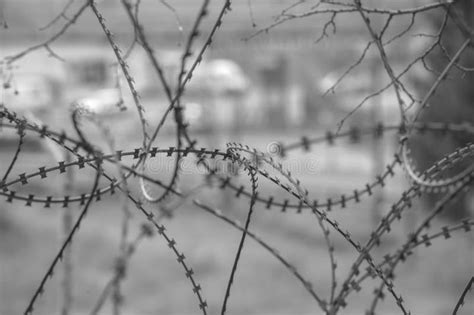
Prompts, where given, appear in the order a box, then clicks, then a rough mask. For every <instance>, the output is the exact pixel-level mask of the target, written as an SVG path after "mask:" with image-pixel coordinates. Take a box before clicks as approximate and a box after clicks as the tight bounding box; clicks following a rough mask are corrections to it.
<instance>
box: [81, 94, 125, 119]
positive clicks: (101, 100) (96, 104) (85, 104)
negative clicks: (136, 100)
mask: <svg viewBox="0 0 474 315" xmlns="http://www.w3.org/2000/svg"><path fill="white" fill-rule="evenodd" d="M122 103H123V99H122V97H121V94H120V91H119V90H118V89H117V88H107V89H100V90H96V91H93V92H91V93H90V94H89V95H88V96H86V97H83V98H80V99H79V100H77V101H75V102H74V103H73V105H72V106H79V107H81V108H83V109H85V110H87V111H89V112H91V113H94V114H96V115H99V116H108V115H114V114H117V113H120V112H121V110H120V108H119V106H121V105H122Z"/></svg>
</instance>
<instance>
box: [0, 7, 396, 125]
mask: <svg viewBox="0 0 474 315" xmlns="http://www.w3.org/2000/svg"><path fill="white" fill-rule="evenodd" d="M77 2H80V1H77ZM96 2H97V4H98V7H99V9H100V10H101V12H102V13H103V15H104V17H105V19H106V23H107V25H108V27H109V29H110V30H111V31H112V32H113V33H114V35H115V38H116V40H117V42H118V43H119V45H120V47H121V50H122V51H123V52H125V51H126V50H127V47H128V46H129V45H130V43H131V42H132V39H133V28H132V27H131V24H130V23H129V20H128V17H127V15H126V14H125V11H124V8H123V7H122V4H121V1H116V0H101V1H96ZM66 3H67V1H64V0H54V1H53V0H51V1H47V2H38V1H33V0H29V1H28V0H4V1H3V2H2V10H3V12H2V14H3V15H2V16H3V19H4V23H5V25H7V26H8V28H4V29H2V30H1V31H0V40H1V42H2V52H1V54H2V57H4V56H8V55H12V54H15V53H16V52H18V51H21V50H22V49H24V48H26V47H29V46H32V45H34V44H36V43H41V42H42V41H44V40H45V39H47V38H49V37H50V36H52V35H53V34H55V32H57V30H58V29H59V28H60V27H61V25H62V24H63V23H64V22H65V21H66V20H65V19H62V18H60V19H59V21H58V22H57V23H54V24H53V25H50V26H47V27H45V26H46V25H47V24H48V22H50V21H51V20H53V19H54V18H55V17H56V16H57V15H58V14H59V13H60V12H61V11H62V10H63V8H64V5H65V4H66ZM80 4H81V3H73V4H72V5H71V7H70V8H69V9H68V11H67V13H66V15H67V16H68V17H69V18H70V17H71V16H72V15H73V14H74V12H75V11H76V10H77V9H78V7H79V5H80ZM170 5H172V7H168V6H165V5H163V4H160V3H159V2H154V1H142V3H141V9H140V22H141V24H143V25H145V26H146V27H145V31H146V34H147V36H148V38H149V40H150V42H151V43H152V44H153V46H154V47H155V48H156V49H155V52H156V56H157V57H158V58H159V60H160V62H161V63H162V67H163V69H164V72H165V77H166V78H167V79H168V80H171V82H173V81H174V82H176V80H177V75H178V72H179V62H180V59H181V51H182V49H183V47H184V42H183V41H184V40H185V37H186V34H187V33H186V32H185V33H183V32H182V29H184V30H185V31H189V29H190V28H191V25H192V23H193V21H194V19H195V16H196V12H198V9H199V7H200V6H201V2H200V1H191V0H175V1H172V2H170ZM221 5H222V4H221V3H220V2H215V1H214V2H211V4H210V10H209V11H210V12H209V14H208V16H207V17H206V18H205V19H204V20H203V22H202V26H201V27H200V31H201V33H202V35H201V36H200V37H199V38H198V39H197V40H196V43H195V48H194V50H195V51H196V50H197V48H196V47H201V45H202V44H203V39H204V38H205V37H206V36H207V34H208V32H209V31H208V30H209V29H210V27H211V26H212V24H213V22H214V21H215V19H216V16H217V14H218V11H219V9H220V7H221ZM287 6H288V3H287V2H286V1H275V0H261V1H251V3H250V4H249V3H248V2H246V1H235V2H233V4H232V11H231V12H230V13H228V14H227V15H226V16H225V21H224V23H223V24H222V28H221V29H220V31H218V32H217V34H216V36H215V38H214V40H213V44H212V46H211V48H210V49H209V51H208V52H207V53H206V55H205V62H203V64H202V65H201V67H200V68H198V70H197V71H196V75H195V77H194V78H193V80H192V84H190V86H189V88H188V90H187V92H186V94H185V98H184V100H185V102H188V103H190V104H192V105H191V107H190V109H189V111H188V116H190V117H191V119H194V120H196V122H195V125H196V126H197V127H199V128H202V129H206V125H209V124H211V123H215V122H216V120H217V121H218V123H217V125H218V126H221V127H223V128H224V127H225V126H230V125H231V124H233V123H231V121H234V120H235V121H237V122H236V123H235V126H230V127H229V128H235V127H236V126H241V127H246V128H282V127H286V128H301V127H302V126H305V125H314V124H317V125H318V126H321V127H327V126H329V127H332V126H333V125H334V118H335V117H341V115H343V113H344V112H348V111H349V110H350V109H351V108H352V107H353V106H355V105H356V104H357V103H358V100H360V99H362V98H363V96H365V95H367V94H368V93H369V92H370V91H372V90H374V88H379V86H377V85H378V81H379V78H380V75H379V73H382V72H383V68H382V66H381V65H380V64H379V65H374V66H373V67H372V68H370V67H364V69H363V70H362V71H361V72H355V75H354V77H352V78H351V77H348V78H347V80H348V83H347V82H346V83H345V85H344V86H342V87H341V90H338V91H337V92H338V93H337V94H336V96H334V95H327V96H324V97H323V96H322V95H323V94H324V92H325V89H327V88H328V87H330V86H331V83H334V82H335V80H336V79H337V77H338V76H340V75H341V74H342V73H343V72H344V70H345V69H346V68H347V67H348V66H350V65H351V63H352V62H353V61H354V60H356V59H357V57H358V54H360V52H361V49H363V46H364V43H366V42H367V37H366V34H365V33H366V31H365V30H364V29H363V28H364V25H363V23H360V21H357V22H356V21H355V20H354V18H357V16H355V17H352V16H351V17H349V18H348V19H338V20H337V21H336V22H337V25H338V32H337V34H332V33H331V29H329V30H328V34H329V36H339V38H338V39H337V40H335V41H330V40H327V41H322V42H320V43H318V44H316V43H315V41H316V39H317V38H318V36H319V35H318V34H319V33H320V32H321V30H322V28H323V26H324V23H325V22H326V21H327V18H328V17H325V18H321V16H316V17H312V18H305V19H295V20H292V21H289V22H287V23H282V24H281V25H279V26H278V27H275V28H272V29H271V30H270V31H269V32H268V34H260V35H258V36H256V37H254V38H252V39H249V40H243V39H245V38H248V37H250V36H251V35H252V34H253V33H255V32H256V31H257V30H258V29H260V28H262V27H264V26H266V25H271V24H272V23H274V22H275V21H277V20H276V19H275V16H276V15H278V14H279V13H280V12H282V10H284V9H285V8H286V7H287ZM31 12H35V14H31ZM253 25H256V26H255V27H254V26H253ZM340 36H343V37H344V38H347V39H350V40H351V45H347V42H346V41H345V40H341V38H340ZM50 48H51V49H52V51H53V52H54V53H55V54H57V55H58V56H60V58H63V59H64V60H65V61H66V62H60V61H58V60H57V59H55V58H46V57H47V56H48V52H47V51H45V50H42V51H39V52H36V53H34V54H31V55H29V56H28V57H26V58H25V59H24V60H23V61H22V62H21V63H18V66H16V67H14V68H12V69H4V70H3V72H4V73H5V74H4V77H6V76H8V75H7V74H6V73H7V72H8V73H13V74H18V73H21V74H22V75H25V74H32V75H43V76H45V77H47V80H49V81H55V82H59V83H60V84H61V85H63V88H62V91H63V95H62V96H61V98H60V99H61V102H64V103H70V102H71V101H73V100H77V99H82V98H89V100H90V99H91V94H95V95H100V97H99V98H103V99H105V100H104V102H108V103H111V102H112V103H113V100H114V97H115V96H114V93H113V92H111V89H114V88H116V87H117V86H119V85H121V86H122V90H123V91H125V92H124V93H125V95H123V98H124V99H125V101H126V102H130V101H131V98H130V95H126V94H127V86H126V85H127V84H126V82H124V80H123V78H121V75H120V71H119V70H118V69H117V67H114V66H112V64H113V62H114V61H115V57H114V55H113V52H112V51H111V50H110V49H109V46H108V42H107V39H106V37H105V36H104V33H103V31H102V30H101V28H100V25H99V24H98V22H97V19H96V18H95V16H94V15H93V14H92V12H91V10H89V9H86V10H85V12H84V13H83V15H82V16H81V17H80V18H79V20H78V21H77V23H76V24H75V25H73V26H72V27H71V28H70V29H69V30H68V31H67V32H66V33H65V34H64V35H63V36H62V38H61V39H60V40H58V41H57V42H55V43H53V44H52V45H50ZM400 58H402V59H403V56H401V57H400ZM222 60H226V61H225V62H227V64H226V65H224V64H223V63H222V62H221V61H222ZM219 62H221V63H220V64H219ZM128 63H129V65H130V68H131V72H132V74H133V77H134V79H135V82H136V87H137V90H138V91H139V93H140V95H141V96H142V98H143V102H144V104H145V106H146V107H147V109H149V110H150V111H151V112H152V113H155V111H156V113H157V115H156V116H159V112H160V111H162V110H163V109H164V108H165V107H166V106H167V103H168V102H167V99H166V97H165V95H164V92H163V89H162V87H161V85H160V83H159V81H158V78H157V76H156V73H154V72H155V71H154V69H153V68H152V67H151V66H150V64H149V62H148V60H147V57H146V54H145V53H144V52H143V50H142V49H141V48H140V47H137V48H136V49H135V51H134V53H132V54H131V55H130V57H129V59H128ZM374 67H375V70H374ZM377 67H378V68H377ZM117 73H119V74H117ZM236 73H238V75H236ZM226 76H227V77H226ZM231 78H233V79H231ZM200 80H202V82H199V81H200ZM209 80H211V81H212V80H215V82H214V83H210V81H209ZM232 80H233V82H231V81H232ZM243 81H245V82H246V83H245V84H243V83H242V82H243ZM175 85H176V84H174V85H173V86H174V87H175ZM220 85H222V86H220ZM107 91H108V92H107ZM115 98H117V97H115ZM386 102H388V103H393V102H394V101H393V100H386ZM392 105H395V104H391V105H389V106H388V107H389V108H388V109H385V110H384V111H385V112H386V113H387V111H388V114H387V115H388V116H390V113H391V111H392V109H393V108H396V107H395V106H392ZM362 112H363V111H362ZM208 113H212V115H214V117H212V119H210V117H209V115H208ZM152 116H153V115H152ZM370 117H372V116H370V115H369V114H364V113H363V114H362V116H361V118H360V119H361V120H370Z"/></svg>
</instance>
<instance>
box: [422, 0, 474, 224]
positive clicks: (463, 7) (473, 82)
mask: <svg viewBox="0 0 474 315" xmlns="http://www.w3.org/2000/svg"><path fill="white" fill-rule="evenodd" d="M454 11H456V12H455V15H457V16H458V17H459V18H461V19H463V20H464V22H463V23H464V24H465V25H466V26H469V27H471V29H472V26H473V25H474V23H473V22H474V2H473V1H472V0H459V1H457V2H456V4H455V7H454ZM442 20H443V16H440V15H436V16H434V15H432V16H430V18H429V21H428V23H429V24H430V26H431V28H432V29H437V28H439V26H440V25H441V23H442ZM465 40H466V37H465V34H463V33H462V32H461V31H460V28H459V27H458V25H456V23H455V22H454V21H453V15H452V14H450V18H449V21H448V23H447V25H446V30H445V31H444V33H443V36H442V38H441V42H440V44H441V46H439V47H438V48H437V50H435V51H433V52H432V53H431V54H430V55H428V56H427V59H426V60H427V63H428V66H429V68H431V70H433V71H434V72H435V74H439V73H440V72H441V71H443V69H444V68H445V67H446V65H447V64H448V63H449V61H450V60H449V57H450V56H453V55H454V54H455V52H456V51H457V50H458V49H459V47H460V46H461V45H462V43H463V42H464V41H465ZM448 56H449V57H448ZM459 64H460V65H462V66H463V67H465V68H469V69H474V49H472V43H471V47H470V49H467V50H465V51H464V53H463V54H462V56H461V58H460V60H459ZM416 83H417V85H418V88H419V90H420V91H421V92H422V93H421V94H422V95H423V92H426V91H427V89H429V88H430V86H431V84H432V83H430V82H426V81H421V80H418V82H416ZM473 87H474V72H473V71H472V70H471V71H465V70H461V69H460V68H459V67H456V68H453V69H451V71H450V72H449V75H448V77H447V79H446V80H444V82H443V83H442V85H441V86H440V87H439V88H438V90H437V92H436V93H435V94H434V95H433V96H432V97H431V99H430V102H429V107H428V108H426V109H424V111H423V112H422V114H421V116H420V120H421V121H425V122H428V121H433V122H453V123H462V122H471V123H474V89H473ZM472 141H473V139H472V137H471V136H470V135H466V134H461V133H459V134H457V133H452V134H450V135H449V136H446V137H439V136H436V135H434V136H422V137H417V139H416V142H415V143H413V148H414V157H415V160H416V162H417V163H418V165H419V167H420V168H421V169H426V167H428V166H430V165H431V164H432V163H433V162H435V161H436V160H438V159H440V158H441V157H442V156H443V155H444V154H447V153H449V152H452V150H454V149H455V148H457V147H460V146H463V145H465V144H467V143H468V142H472ZM469 162H470V163H472V159H471V160H469V161H466V163H469ZM465 166H466V165H462V166H461V167H465ZM459 169H460V168H456V169H453V170H451V173H455V172H457V171H459ZM470 194H472V188H471V191H470V192H468V193H467V194H465V195H464V196H463V197H462V198H459V199H458V200H456V201H455V202H454V203H452V204H451V205H450V208H449V209H447V210H446V211H445V215H446V216H447V217H449V218H451V219H456V218H460V217H465V216H467V215H468V213H469V211H472V209H471V208H472V196H470ZM439 197H440V196H439V195H438V194H432V195H429V196H428V197H427V198H425V200H426V202H427V203H428V205H429V206H430V207H431V206H433V205H434V204H435V202H436V200H438V199H439Z"/></svg>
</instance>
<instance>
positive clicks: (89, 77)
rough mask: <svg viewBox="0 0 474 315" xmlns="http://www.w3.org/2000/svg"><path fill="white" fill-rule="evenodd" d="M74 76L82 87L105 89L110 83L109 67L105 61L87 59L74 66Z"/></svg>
mask: <svg viewBox="0 0 474 315" xmlns="http://www.w3.org/2000/svg"><path fill="white" fill-rule="evenodd" d="M73 76H74V78H75V81H76V82H77V83H79V84H81V85H87V86H94V87H99V88H100V87H105V86H106V85H107V83H108V82H109V78H110V75H109V67H108V65H107V62H106V61H105V60H104V59H99V58H98V59H86V60H81V61H78V62H77V63H75V64H74V71H73Z"/></svg>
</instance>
